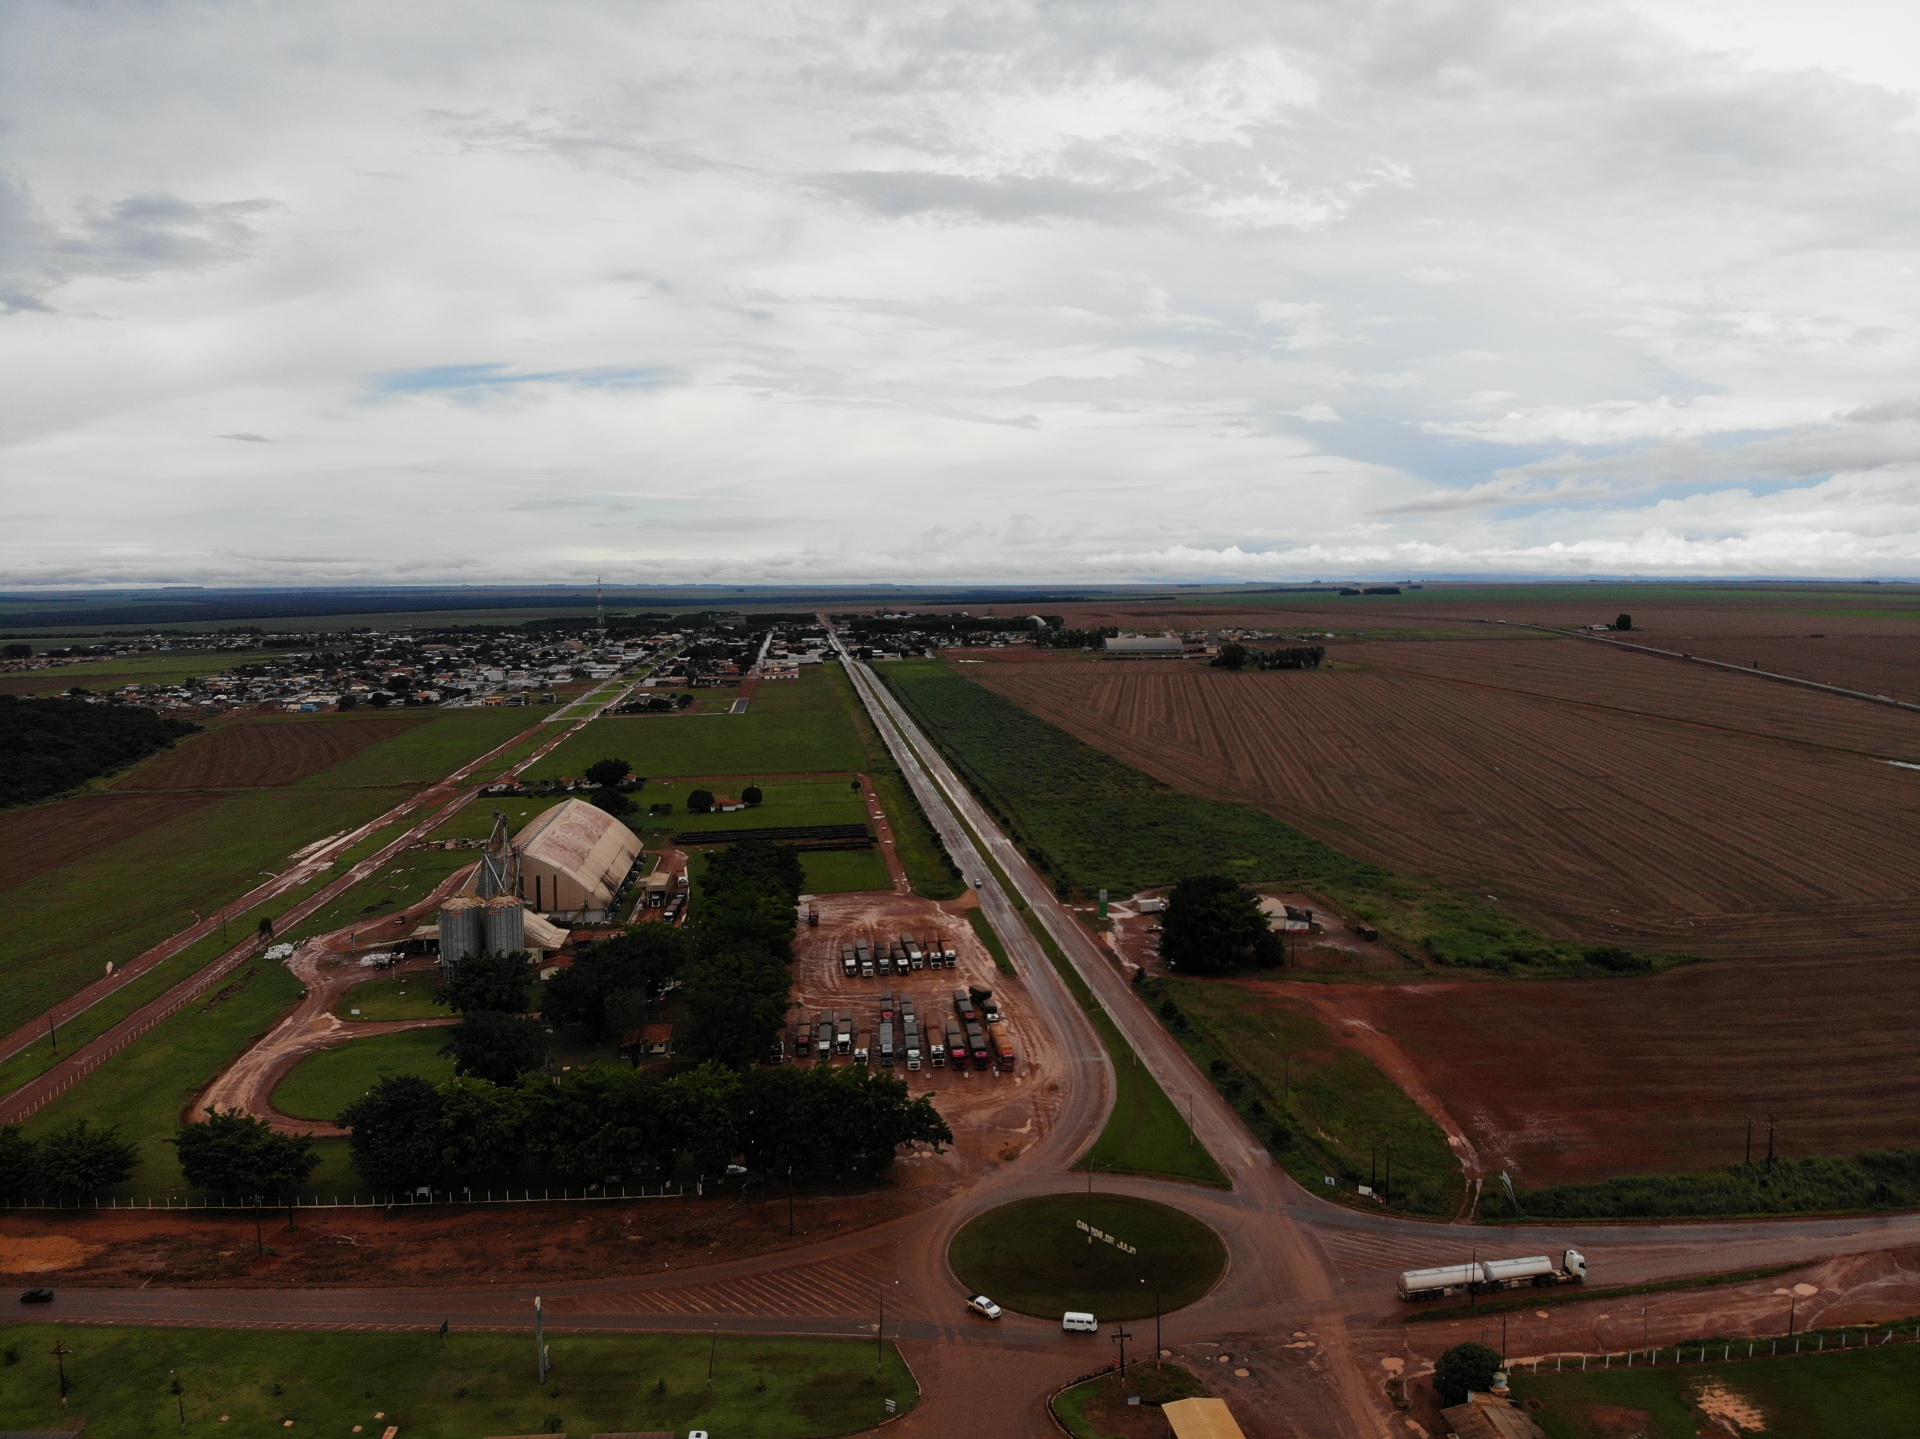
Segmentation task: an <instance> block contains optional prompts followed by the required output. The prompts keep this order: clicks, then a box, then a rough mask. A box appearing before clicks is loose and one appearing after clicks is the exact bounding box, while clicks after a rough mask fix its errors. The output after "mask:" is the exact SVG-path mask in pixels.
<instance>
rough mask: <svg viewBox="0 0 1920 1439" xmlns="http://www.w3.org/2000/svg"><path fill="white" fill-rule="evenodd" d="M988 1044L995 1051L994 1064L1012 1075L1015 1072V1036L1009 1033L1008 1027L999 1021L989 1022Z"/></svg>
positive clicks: (992, 1020) (991, 1020)
mask: <svg viewBox="0 0 1920 1439" xmlns="http://www.w3.org/2000/svg"><path fill="white" fill-rule="evenodd" d="M987 1044H988V1047H989V1048H991V1049H992V1050H993V1058H994V1062H995V1063H996V1064H998V1065H999V1066H1000V1068H1001V1069H1003V1070H1005V1071H1006V1072H1007V1073H1009V1074H1011V1073H1012V1072H1013V1036H1011V1035H1010V1034H1008V1033H1007V1027H1006V1025H1004V1024H1002V1023H1001V1022H1000V1021H999V1020H997V1019H990V1020H988V1021H987Z"/></svg>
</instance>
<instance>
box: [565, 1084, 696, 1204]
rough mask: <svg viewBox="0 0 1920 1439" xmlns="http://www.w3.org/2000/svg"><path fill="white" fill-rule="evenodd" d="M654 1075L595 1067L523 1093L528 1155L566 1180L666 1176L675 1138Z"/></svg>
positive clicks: (672, 1159)
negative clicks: (658, 1172) (527, 1120)
mask: <svg viewBox="0 0 1920 1439" xmlns="http://www.w3.org/2000/svg"><path fill="white" fill-rule="evenodd" d="M662 1088H663V1086H662V1084H661V1081H660V1079H659V1077H658V1076H657V1075H655V1074H653V1073H651V1072H648V1071H638V1072H636V1071H634V1070H627V1069H613V1068H607V1067H604V1066H595V1067H593V1068H590V1069H577V1070H573V1071H572V1072H570V1073H568V1074H566V1075H564V1076H562V1077H561V1079H560V1081H559V1083H557V1084H542V1085H538V1086H535V1087H533V1089H532V1090H531V1091H530V1092H529V1094H528V1106H529V1114H530V1123H529V1124H528V1129H527V1133H528V1137H529V1140H530V1142H531V1148H532V1151H533V1154H534V1157H535V1158H537V1159H538V1161H539V1162H540V1163H541V1164H542V1165H543V1166H545V1167H547V1168H549V1169H553V1170H557V1171H558V1172H560V1173H561V1174H564V1175H567V1176H568V1177H569V1178H573V1179H579V1180H586V1181H603V1180H607V1179H611V1178H613V1177H614V1176H615V1175H627V1174H639V1173H642V1172H644V1171H646V1170H648V1169H659V1170H661V1171H663V1172H666V1173H671V1172H672V1170H673V1166H674V1162H675V1160H677V1159H678V1158H679V1154H680V1138H679V1134H678V1132H677V1130H676V1129H675V1128H674V1126H673V1125H672V1124H670V1123H669V1120H668V1116H667V1114H666V1109H665V1104H664V1101H663V1100H662V1098H661V1091H662Z"/></svg>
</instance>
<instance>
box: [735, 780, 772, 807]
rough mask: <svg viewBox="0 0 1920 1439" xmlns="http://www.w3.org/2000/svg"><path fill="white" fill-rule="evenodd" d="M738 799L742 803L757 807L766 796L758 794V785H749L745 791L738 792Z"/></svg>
mask: <svg viewBox="0 0 1920 1439" xmlns="http://www.w3.org/2000/svg"><path fill="white" fill-rule="evenodd" d="M740 798H741V800H742V801H744V802H745V803H747V804H749V805H757V804H759V803H760V801H761V800H763V799H765V798H766V796H765V795H764V794H762V793H760V786H759V785H757V784H750V785H748V786H747V787H746V788H745V789H743V790H741V791H740Z"/></svg>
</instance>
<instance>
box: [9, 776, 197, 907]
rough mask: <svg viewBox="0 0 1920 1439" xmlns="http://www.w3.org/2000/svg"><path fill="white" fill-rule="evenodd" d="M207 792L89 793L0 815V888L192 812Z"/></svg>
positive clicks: (18, 882)
mask: <svg viewBox="0 0 1920 1439" xmlns="http://www.w3.org/2000/svg"><path fill="white" fill-rule="evenodd" d="M217 798H218V796H217V795H210V794H148V795H106V794H89V795H82V796H80V797H79V798H77V799H63V800H56V801H54V802H53V803H52V804H42V805H35V806H34V807H33V808H32V809H16V810H9V811H8V812H6V813H5V814H0V890H4V889H11V888H12V887H13V886H14V885H16V884H25V883H26V882H27V881H28V880H30V879H33V878H35V877H36V876H38V875H43V874H48V873H50V872H51V871H53V870H56V869H59V868H60V866H62V865H65V864H72V863H73V862H74V861H75V860H82V859H85V858H86V857H87V856H88V855H90V854H97V853H98V852H99V851H101V850H103V849H106V848H107V847H108V846H109V845H116V844H118V843H120V841H121V840H123V839H132V838H133V837H134V836H135V835H137V834H143V833H145V832H146V831H147V830H150V829H154V828H156V827H158V826H160V825H163V824H165V823H167V822H168V821H169V820H174V819H178V818H180V816H181V815H183V814H192V813H193V812H194V811H195V810H197V809H200V808H201V807H202V806H204V805H209V804H212V803H213V802H214V800H215V799H217Z"/></svg>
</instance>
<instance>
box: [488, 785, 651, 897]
mask: <svg viewBox="0 0 1920 1439" xmlns="http://www.w3.org/2000/svg"><path fill="white" fill-rule="evenodd" d="M513 847H514V848H515V849H517V850H519V851H520V859H521V863H522V864H523V865H524V864H527V863H532V864H535V865H539V866H541V867H543V868H546V869H553V870H558V871H559V872H560V873H561V874H564V875H566V876H567V877H568V878H569V879H571V880H573V881H574V882H575V883H576V884H578V885H579V886H580V887H581V888H582V889H584V890H586V891H587V893H588V894H589V895H591V896H592V898H593V903H592V904H590V905H588V906H586V907H587V908H589V909H599V908H604V907H605V906H606V905H607V904H609V903H610V902H611V901H612V899H613V892H614V891H615V890H616V889H618V888H619V886H620V881H621V880H623V879H625V878H626V877H627V871H628V870H630V869H632V868H633V862H634V860H635V859H636V858H638V857H639V854H640V840H639V837H638V836H637V835H635V834H634V832H633V831H632V830H630V829H628V828H627V827H626V826H625V825H624V824H622V823H620V821H619V820H617V819H615V818H614V817H613V816H612V815H610V814H608V813H607V812H606V811H605V810H603V809H600V808H599V807H598V806H595V805H590V804H588V803H587V802H586V801H585V800H578V799H569V800H563V801H562V802H561V803H559V804H557V805H555V806H554V807H553V808H552V809H550V810H545V811H543V812H542V813H540V814H538V815H536V816H535V817H534V819H533V821H532V823H530V824H529V825H528V826H527V827H526V828H525V829H523V830H521V831H520V833H519V834H517V835H515V836H514V837H513Z"/></svg>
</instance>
